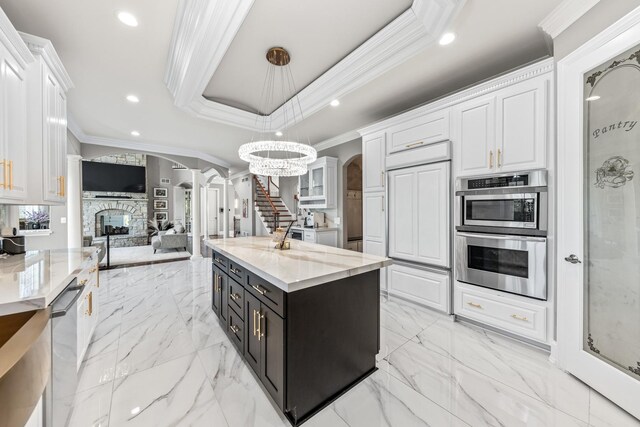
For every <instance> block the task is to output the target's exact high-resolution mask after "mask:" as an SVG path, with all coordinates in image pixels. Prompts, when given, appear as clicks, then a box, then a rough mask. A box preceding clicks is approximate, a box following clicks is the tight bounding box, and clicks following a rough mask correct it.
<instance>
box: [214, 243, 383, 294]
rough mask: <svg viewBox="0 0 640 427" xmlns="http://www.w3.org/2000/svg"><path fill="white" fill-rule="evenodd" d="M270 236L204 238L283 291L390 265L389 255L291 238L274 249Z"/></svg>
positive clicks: (298, 288)
mask: <svg viewBox="0 0 640 427" xmlns="http://www.w3.org/2000/svg"><path fill="white" fill-rule="evenodd" d="M272 240H273V239H272V238H271V237H238V238H229V239H212V240H206V241H205V243H206V245H207V246H208V247H210V248H212V249H213V250H215V251H217V252H219V253H220V254H222V255H224V256H226V257H228V258H230V259H231V260H233V261H235V262H237V263H238V264H240V265H244V266H245V267H246V268H247V269H248V270H249V271H251V272H253V273H254V274H256V275H258V276H260V277H263V278H264V279H265V280H268V281H270V282H271V283H273V284H274V285H275V286H277V287H279V288H280V289H282V290H283V291H285V292H294V291H297V290H301V289H305V288H309V287H312V286H317V285H320V284H323V283H327V282H331V281H334V280H338V279H342V278H345V277H349V276H354V275H357V274H362V273H366V272H368V271H372V270H377V269H380V268H383V267H387V266H389V265H391V260H390V259H389V258H384V257H379V256H375V255H370V254H363V253H360V252H355V251H349V250H346V249H340V248H334V247H331V246H325V245H318V244H315V243H307V242H302V241H299V240H291V249H289V250H284V251H281V250H279V249H275V245H276V243H275V242H273V241H272Z"/></svg>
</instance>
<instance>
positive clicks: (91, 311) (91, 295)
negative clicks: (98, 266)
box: [87, 292, 93, 316]
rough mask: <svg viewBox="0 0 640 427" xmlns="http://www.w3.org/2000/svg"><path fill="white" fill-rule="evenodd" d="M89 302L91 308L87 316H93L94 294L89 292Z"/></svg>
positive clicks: (88, 309)
mask: <svg viewBox="0 0 640 427" xmlns="http://www.w3.org/2000/svg"><path fill="white" fill-rule="evenodd" d="M87 300H88V304H89V307H88V308H87V315H89V316H91V315H92V314H93V292H89V294H87Z"/></svg>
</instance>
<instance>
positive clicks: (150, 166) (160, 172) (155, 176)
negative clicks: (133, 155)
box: [147, 156, 184, 225]
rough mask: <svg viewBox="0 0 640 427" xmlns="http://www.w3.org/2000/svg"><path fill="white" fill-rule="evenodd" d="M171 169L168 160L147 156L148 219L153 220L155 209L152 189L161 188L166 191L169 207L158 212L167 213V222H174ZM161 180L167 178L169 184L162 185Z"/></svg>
mask: <svg viewBox="0 0 640 427" xmlns="http://www.w3.org/2000/svg"><path fill="white" fill-rule="evenodd" d="M173 172H174V171H173V168H172V163H171V162H170V161H169V160H166V159H163V158H161V157H155V156H147V199H148V200H149V202H148V208H147V212H149V219H153V213H154V212H155V209H154V208H153V201H154V197H153V189H154V188H156V187H162V188H166V189H167V199H166V200H167V201H168V205H169V209H168V210H164V211H163V210H159V211H158V212H168V213H169V220H170V221H173V220H174V215H173V185H174V178H173V175H174V173H173ZM161 178H169V179H170V180H171V184H162V183H161V182H160V179H161ZM183 225H184V224H183Z"/></svg>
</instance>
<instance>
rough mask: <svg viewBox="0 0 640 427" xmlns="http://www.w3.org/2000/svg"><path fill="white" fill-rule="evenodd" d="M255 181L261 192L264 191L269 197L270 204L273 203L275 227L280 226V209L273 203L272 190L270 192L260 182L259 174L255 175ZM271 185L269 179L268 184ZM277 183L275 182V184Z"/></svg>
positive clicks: (266, 196) (263, 193) (264, 194)
mask: <svg viewBox="0 0 640 427" xmlns="http://www.w3.org/2000/svg"><path fill="white" fill-rule="evenodd" d="M253 179H254V181H255V182H256V184H257V188H258V190H260V192H261V193H262V195H263V196H264V197H265V198H266V199H267V201H268V202H269V205H271V210H272V211H273V219H274V229H276V228H278V226H279V225H280V212H279V211H278V209H277V208H276V205H274V204H273V200H272V199H271V194H270V192H268V191H267V190H266V189H265V188H264V185H262V182H260V180H259V179H258V176H257V175H254V176H253ZM270 179H271V177H269V180H270ZM268 185H269V181H267V186H268ZM273 185H275V184H273Z"/></svg>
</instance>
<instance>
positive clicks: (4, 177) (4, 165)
mask: <svg viewBox="0 0 640 427" xmlns="http://www.w3.org/2000/svg"><path fill="white" fill-rule="evenodd" d="M2 172H3V173H2V188H3V189H5V190H6V189H7V181H9V180H8V179H7V172H8V169H7V161H6V160H4V159H3V160H2Z"/></svg>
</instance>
